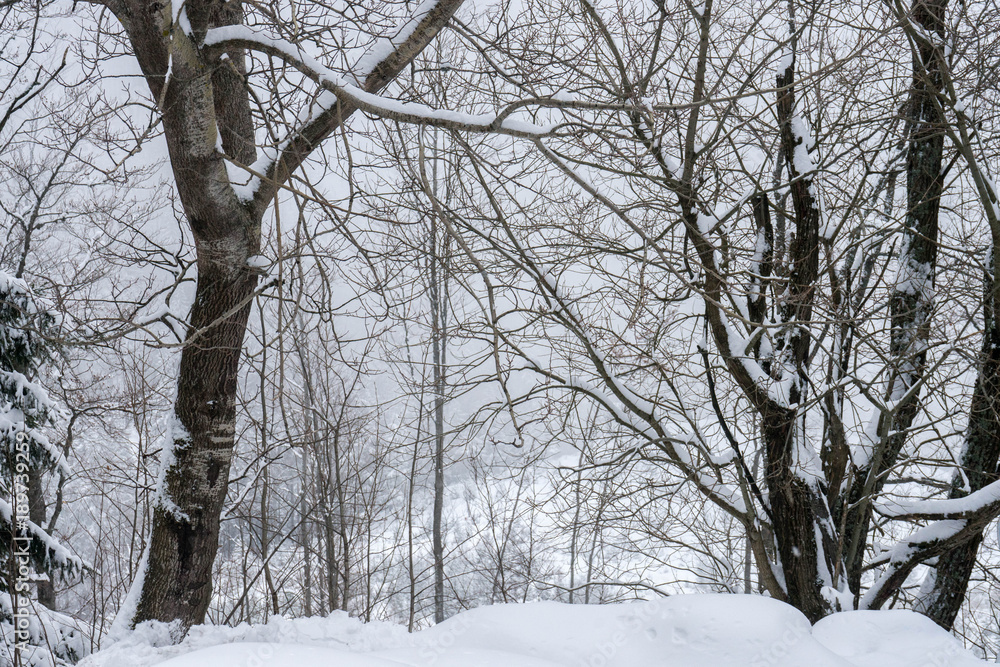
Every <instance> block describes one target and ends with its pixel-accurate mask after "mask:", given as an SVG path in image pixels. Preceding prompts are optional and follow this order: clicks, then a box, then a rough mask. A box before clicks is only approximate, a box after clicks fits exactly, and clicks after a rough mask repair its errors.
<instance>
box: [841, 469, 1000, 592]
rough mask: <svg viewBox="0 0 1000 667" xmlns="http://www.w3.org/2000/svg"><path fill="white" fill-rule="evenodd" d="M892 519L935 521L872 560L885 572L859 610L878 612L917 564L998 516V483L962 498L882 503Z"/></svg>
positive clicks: (963, 540)
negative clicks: (876, 610) (883, 567)
mask: <svg viewBox="0 0 1000 667" xmlns="http://www.w3.org/2000/svg"><path fill="white" fill-rule="evenodd" d="M881 507H882V508H883V509H884V510H885V513H886V514H887V515H888V516H890V517H891V518H895V519H904V518H905V519H937V520H935V521H933V523H930V524H928V525H927V526H924V527H922V528H919V529H917V530H916V531H914V532H913V533H911V534H910V535H908V536H907V537H905V538H903V539H902V540H900V541H899V542H897V543H896V544H894V545H893V546H892V547H891V548H889V549H888V550H886V551H884V552H883V553H882V554H881V555H880V556H878V557H877V558H875V559H874V560H873V561H872V565H873V566H880V565H884V566H885V569H884V571H883V572H882V573H881V575H880V576H879V577H878V578H877V579H876V581H875V583H874V584H873V585H872V587H871V588H870V589H869V590H868V592H867V593H865V595H864V597H862V598H861V601H860V603H859V605H858V608H859V609H878V608H879V607H881V606H882V605H883V604H884V603H885V602H886V601H887V600H888V599H889V598H891V597H892V595H893V594H894V593H895V591H897V590H898V589H899V587H900V586H902V585H903V583H904V582H905V581H906V578H907V576H909V574H910V572H911V571H912V570H913V568H914V567H916V566H917V565H918V564H920V563H922V562H924V561H927V560H928V559H930V558H934V557H937V556H940V555H942V554H944V553H947V552H948V551H951V550H953V549H956V548H958V547H960V546H962V545H964V544H966V543H967V542H968V541H969V540H971V539H973V538H974V537H975V536H977V535H979V534H980V533H982V531H983V529H984V528H986V526H987V525H988V524H989V523H990V522H991V521H992V520H993V519H995V518H996V517H997V516H998V515H1000V482H993V483H992V484H990V485H989V486H986V487H985V488H983V489H980V490H979V491H976V492H975V493H970V494H969V495H968V496H965V497H964V498H953V499H949V500H922V501H912V502H894V503H884V504H883V505H882V506H881Z"/></svg>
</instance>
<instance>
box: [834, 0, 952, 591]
mask: <svg viewBox="0 0 1000 667" xmlns="http://www.w3.org/2000/svg"><path fill="white" fill-rule="evenodd" d="M947 4H948V3H947V0H916V1H915V2H914V4H913V8H912V12H911V18H912V20H913V21H914V23H916V24H917V25H919V26H921V27H922V28H923V29H924V30H926V31H927V33H928V34H933V35H936V36H939V37H942V38H943V36H944V29H945V24H944V18H945V10H946V9H947ZM940 57H941V54H940V53H938V52H937V49H935V48H932V47H931V45H929V44H927V43H923V44H921V45H920V47H919V48H918V51H917V53H915V54H914V61H913V83H912V86H911V88H910V99H909V122H910V131H909V150H908V153H907V163H906V195H907V212H906V220H905V224H904V228H903V234H902V244H901V251H900V257H899V262H900V277H901V281H900V282H899V283H898V284H897V285H896V287H895V289H894V291H893V293H892V295H891V297H890V302H889V307H890V312H891V318H892V331H891V340H890V357H891V359H892V362H891V363H892V365H893V368H892V369H891V371H892V372H891V374H890V377H889V387H888V389H887V392H886V399H887V402H889V403H894V410H893V412H892V413H891V414H889V415H883V417H882V420H881V421H882V423H880V424H879V433H880V434H882V436H883V437H882V438H881V442H880V443H878V444H877V445H876V447H875V451H874V452H873V454H872V456H871V459H870V460H869V461H868V462H866V463H865V465H861V466H859V467H858V469H857V471H856V472H855V474H854V483H853V484H852V485H851V487H850V488H849V489H848V490H847V491H846V495H845V498H844V500H843V501H842V502H841V503H840V506H842V507H849V508H852V509H850V510H847V516H846V517H844V526H845V529H846V530H845V532H846V534H845V540H846V544H847V548H846V554H845V566H846V568H847V581H848V585H849V586H850V588H851V591H852V592H853V593H854V594H855V596H858V595H860V589H861V574H862V569H863V566H864V557H865V550H866V547H867V543H868V532H869V530H870V527H871V522H872V504H871V499H872V498H873V497H875V496H877V495H878V494H879V493H880V492H881V490H882V487H883V485H884V483H885V480H886V473H887V471H888V470H890V469H891V468H892V467H893V466H894V465H895V463H896V460H897V459H898V458H899V453H900V451H901V450H902V448H903V445H904V444H905V442H906V439H907V432H908V430H909V428H910V427H911V426H912V424H913V421H914V419H915V418H916V416H917V413H918V411H919V408H920V393H919V391H913V392H911V391H910V390H911V389H912V388H913V387H915V386H916V385H917V384H918V383H919V382H920V381H921V380H922V379H923V376H924V369H925V366H926V363H927V341H928V338H929V334H930V324H931V310H932V307H933V303H932V301H931V292H930V289H922V288H923V287H924V285H929V284H932V283H933V280H934V273H935V269H936V265H937V238H938V214H939V210H940V205H941V193H942V191H943V187H944V177H943V174H942V169H941V167H942V155H943V151H944V132H943V128H944V123H945V119H944V118H943V117H942V114H941V111H940V107H939V104H938V103H937V102H936V97H937V95H938V94H939V93H940V91H941V89H942V87H943V84H942V76H941V66H940V62H939V60H938V59H939V58H940ZM922 281H923V282H924V285H922V284H920V283H921V282H922ZM900 399H902V400H900Z"/></svg>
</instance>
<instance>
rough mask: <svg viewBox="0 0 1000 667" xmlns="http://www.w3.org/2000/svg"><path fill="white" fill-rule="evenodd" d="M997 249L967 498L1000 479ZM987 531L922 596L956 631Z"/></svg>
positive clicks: (963, 488)
mask: <svg viewBox="0 0 1000 667" xmlns="http://www.w3.org/2000/svg"><path fill="white" fill-rule="evenodd" d="M995 263H996V257H995V251H994V252H991V253H990V258H989V263H988V266H989V267H990V269H991V275H988V276H987V278H986V281H985V282H986V289H985V294H984V302H983V321H984V325H985V331H984V332H983V349H982V352H981V356H980V363H979V373H978V376H977V378H976V387H975V389H974V390H973V392H972V404H971V406H970V408H969V426H968V430H967V431H966V436H965V448H964V450H963V452H962V457H961V460H960V461H959V465H960V466H961V470H959V471H957V472H956V473H955V476H954V478H953V479H952V482H951V491H950V492H949V494H948V497H949V498H962V497H964V496H966V495H968V494H969V493H971V492H973V491H978V490H980V489H982V488H983V487H985V486H986V485H987V484H990V483H991V482H994V481H996V480H997V477H998V475H997V472H998V471H997V461H998V459H1000V328H998V326H997V320H996V314H997V312H998V311H997V305H998V301H997V296H998V295H997V288H998V285H997V283H996V279H995V275H996V274H995V268H994V267H995V265H996V264H995ZM982 541H983V534H982V533H981V532H980V533H979V534H978V535H976V537H974V538H973V539H972V540H971V541H970V542H969V543H967V544H965V545H963V546H961V547H959V548H957V549H954V550H953V551H949V552H948V553H945V554H943V555H942V556H941V557H939V558H938V562H937V567H936V569H935V574H934V586H933V587H932V588H931V590H930V591H929V592H928V593H927V595H925V596H924V597H922V598H921V599H920V600H918V603H917V609H918V610H919V611H922V612H923V613H924V614H926V615H927V616H929V617H930V618H931V619H932V620H933V621H934V622H935V623H937V624H938V625H940V626H941V627H943V628H945V629H947V630H951V628H952V626H953V625H954V624H955V618H956V617H957V616H958V611H959V609H960V608H961V606H962V602H963V601H964V600H965V593H966V590H967V589H968V587H969V578H970V577H971V576H972V570H973V569H974V568H975V566H976V556H977V555H978V553H979V545H980V544H982Z"/></svg>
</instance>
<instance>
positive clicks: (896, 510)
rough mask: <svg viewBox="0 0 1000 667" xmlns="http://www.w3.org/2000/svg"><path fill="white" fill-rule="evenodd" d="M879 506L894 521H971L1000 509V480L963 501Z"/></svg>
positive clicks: (894, 502) (904, 501)
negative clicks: (972, 518)
mask: <svg viewBox="0 0 1000 667" xmlns="http://www.w3.org/2000/svg"><path fill="white" fill-rule="evenodd" d="M876 507H877V509H878V510H879V512H881V513H882V514H883V515H885V516H887V517H890V518H893V519H931V520H949V519H968V518H970V517H972V516H973V515H975V514H977V513H979V512H983V511H990V510H991V509H993V510H1000V481H996V482H993V483H992V484H989V485H987V486H985V487H983V488H982V489H980V490H979V491H975V492H973V493H970V494H969V495H967V496H964V497H962V498H950V499H948V500H887V501H882V502H880V503H878V505H877V506H876Z"/></svg>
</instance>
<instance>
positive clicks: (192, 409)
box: [135, 230, 259, 626]
mask: <svg viewBox="0 0 1000 667" xmlns="http://www.w3.org/2000/svg"><path fill="white" fill-rule="evenodd" d="M241 232H242V230H241ZM205 245H207V244H205ZM205 245H203V246H202V247H200V248H199V250H201V251H202V252H200V253H199V267H198V268H199V275H198V287H197V291H196V298H195V304H194V308H193V309H192V311H191V326H192V329H191V331H192V334H191V339H190V340H189V344H188V345H187V346H186V347H185V348H184V352H183V353H182V355H181V368H180V379H179V383H178V389H177V403H176V407H175V411H176V418H177V420H178V422H179V425H180V427H181V428H180V429H175V432H174V435H173V465H171V466H170V468H169V469H168V470H167V471H166V476H165V479H164V484H163V488H162V489H161V495H162V496H163V501H162V502H160V503H159V504H158V505H157V507H156V508H155V510H154V512H153V532H152V536H151V538H150V544H149V556H148V561H147V562H148V565H147V571H146V573H145V579H144V581H143V588H142V595H141V597H140V598H139V604H138V607H137V609H136V615H135V621H136V622H138V621H142V620H147V619H155V620H160V621H172V620H174V619H181V621H182V623H183V624H184V625H186V626H190V625H191V624H196V623H200V622H202V621H203V620H204V617H205V612H206V611H207V609H208V604H209V602H210V600H211V595H212V590H211V574H212V564H213V563H214V562H215V554H216V550H217V548H218V538H219V522H220V516H221V515H222V509H223V504H224V502H225V497H226V490H227V486H228V481H229V468H230V463H231V461H232V456H233V447H234V444H235V443H234V437H235V420H236V402H235V396H236V383H237V371H238V369H239V361H240V353H241V350H242V347H243V334H244V331H245V330H246V323H247V316H248V315H249V311H250V301H251V296H252V294H253V291H254V288H255V287H256V285H257V276H256V275H255V274H254V273H253V272H251V270H250V269H249V267H247V263H246V259H247V257H250V256H251V255H254V254H256V253H257V251H258V249H259V247H258V246H259V237H257V236H254V235H251V234H246V233H237V234H234V235H233V237H232V238H230V239H229V243H223V244H212V245H216V246H218V245H221V246H223V247H224V248H225V251H223V250H222V248H220V249H219V251H217V252H218V253H219V255H220V256H216V252H207V253H206V252H205V251H204V250H202V248H204V247H205ZM210 247H211V246H210ZM212 250H214V248H212ZM205 255H208V256H207V257H206V256H205Z"/></svg>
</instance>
